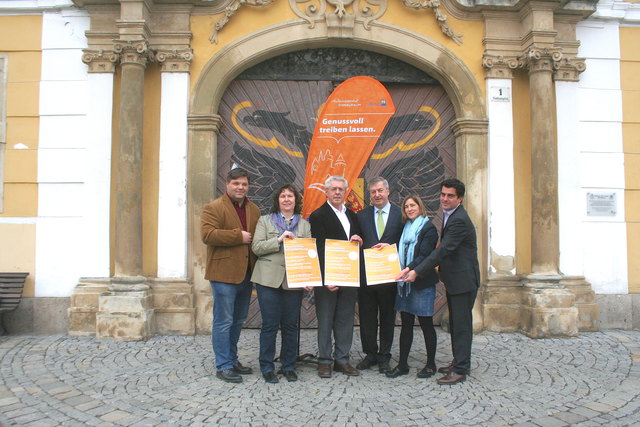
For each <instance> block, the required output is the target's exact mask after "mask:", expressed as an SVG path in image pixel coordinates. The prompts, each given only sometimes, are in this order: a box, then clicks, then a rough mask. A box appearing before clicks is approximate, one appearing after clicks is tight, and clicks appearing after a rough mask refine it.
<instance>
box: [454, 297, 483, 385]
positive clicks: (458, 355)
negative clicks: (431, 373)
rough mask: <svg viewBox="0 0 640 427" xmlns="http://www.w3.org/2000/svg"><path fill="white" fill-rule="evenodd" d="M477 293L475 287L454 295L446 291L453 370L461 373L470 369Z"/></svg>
mask: <svg viewBox="0 0 640 427" xmlns="http://www.w3.org/2000/svg"><path fill="white" fill-rule="evenodd" d="M477 294H478V290H477V289H476V290H474V291H471V292H465V293H463V294H456V295H451V294H450V293H449V292H447V307H448V308H449V330H450V333H451V351H452V353H453V370H454V371H455V372H456V373H458V374H462V375H467V374H468V373H469V370H470V369H471V342H472V340H473V305H474V303H475V301H476V296H477Z"/></svg>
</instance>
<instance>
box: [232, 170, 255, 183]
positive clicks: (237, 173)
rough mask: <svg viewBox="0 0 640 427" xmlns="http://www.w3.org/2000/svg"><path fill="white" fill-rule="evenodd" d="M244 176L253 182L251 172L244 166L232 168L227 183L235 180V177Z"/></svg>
mask: <svg viewBox="0 0 640 427" xmlns="http://www.w3.org/2000/svg"><path fill="white" fill-rule="evenodd" d="M243 176H244V177H245V178H247V181H249V183H251V178H250V177H249V172H247V171H246V170H245V169H242V168H235V169H231V170H230V171H229V173H227V183H229V182H231V181H233V180H234V179H238V178H242V177H243Z"/></svg>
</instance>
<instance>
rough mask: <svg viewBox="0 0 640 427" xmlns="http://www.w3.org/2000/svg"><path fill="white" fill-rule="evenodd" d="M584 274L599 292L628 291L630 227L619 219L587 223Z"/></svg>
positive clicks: (622, 292) (616, 292)
mask: <svg viewBox="0 0 640 427" xmlns="http://www.w3.org/2000/svg"><path fill="white" fill-rule="evenodd" d="M584 231H585V245H584V275H585V278H586V279H587V280H588V281H589V282H590V283H591V286H592V287H593V290H594V291H595V292H596V293H597V294H626V293H628V292H629V289H628V286H627V282H628V279H627V227H626V224H624V223H622V222H620V223H608V222H607V223H596V222H591V223H585V225H584Z"/></svg>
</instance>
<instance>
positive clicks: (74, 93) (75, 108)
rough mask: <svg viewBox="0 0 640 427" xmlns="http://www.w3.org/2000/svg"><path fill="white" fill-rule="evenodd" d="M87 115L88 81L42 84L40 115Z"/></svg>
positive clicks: (48, 82) (47, 82)
mask: <svg viewBox="0 0 640 427" xmlns="http://www.w3.org/2000/svg"><path fill="white" fill-rule="evenodd" d="M86 113H87V82H86V81H43V82H41V83H40V115H43V116H48V115H51V116H54V115H74V114H75V115H78V114H86Z"/></svg>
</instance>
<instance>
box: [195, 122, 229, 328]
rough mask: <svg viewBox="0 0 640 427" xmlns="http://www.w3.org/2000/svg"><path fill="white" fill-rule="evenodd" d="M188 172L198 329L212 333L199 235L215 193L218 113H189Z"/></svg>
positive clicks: (204, 257) (210, 301)
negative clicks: (206, 210)
mask: <svg viewBox="0 0 640 427" xmlns="http://www.w3.org/2000/svg"><path fill="white" fill-rule="evenodd" d="M188 120H189V153H188V158H189V169H190V171H189V172H190V173H189V176H191V177H192V179H190V180H189V182H188V183H187V197H188V198H187V201H188V202H187V206H188V212H187V220H188V224H189V236H190V238H189V244H190V246H189V270H190V277H192V278H193V286H194V294H195V306H196V333H198V334H207V333H211V323H212V320H213V311H212V307H213V298H212V295H211V285H210V284H209V282H208V281H207V280H205V279H204V270H205V263H206V262H207V249H206V246H205V245H204V244H203V243H202V237H201V236H200V214H201V213H202V208H204V206H205V205H206V204H207V203H209V202H210V201H211V200H212V199H213V198H214V197H215V196H216V184H217V183H216V178H217V169H218V168H217V163H218V159H217V142H218V131H219V129H220V125H221V124H222V119H221V117H220V116H219V115H217V114H191V115H189V118H188Z"/></svg>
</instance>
